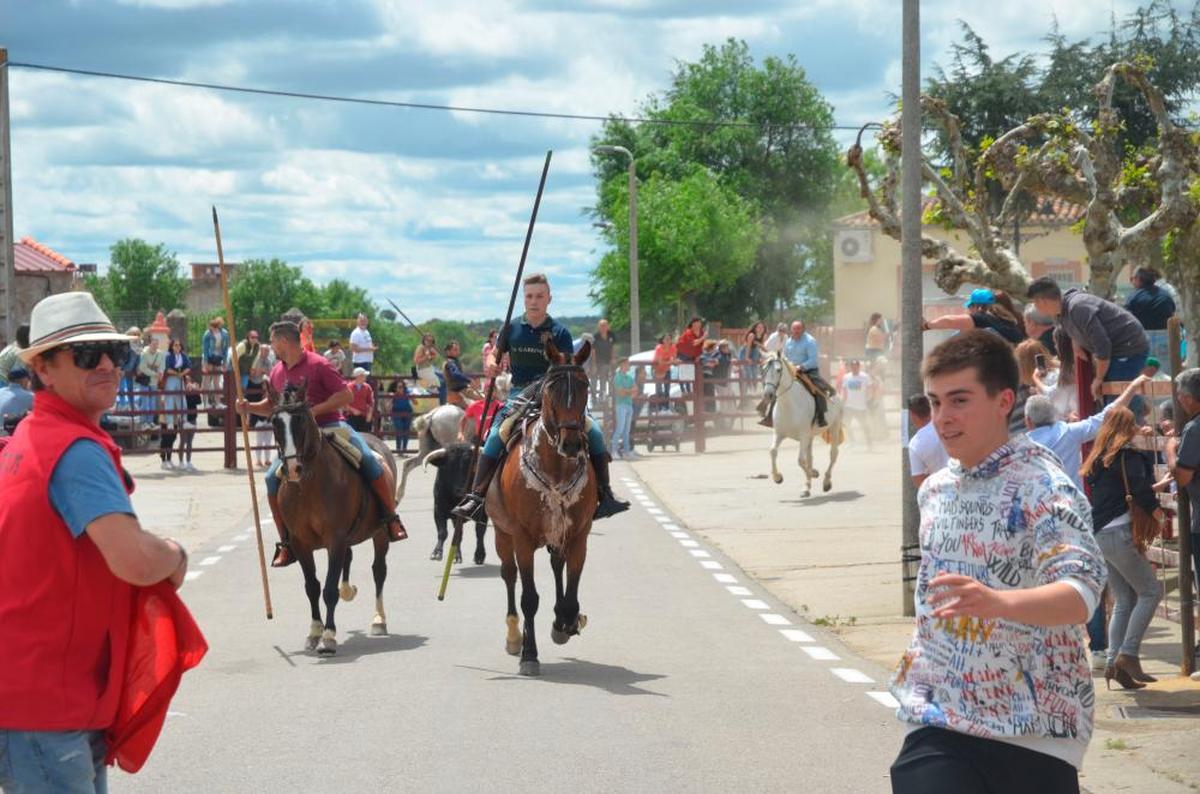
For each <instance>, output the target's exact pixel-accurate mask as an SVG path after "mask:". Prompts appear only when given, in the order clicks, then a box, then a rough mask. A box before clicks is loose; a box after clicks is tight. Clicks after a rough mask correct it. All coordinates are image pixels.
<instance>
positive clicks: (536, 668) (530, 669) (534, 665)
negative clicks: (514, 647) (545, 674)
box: [518, 659, 542, 676]
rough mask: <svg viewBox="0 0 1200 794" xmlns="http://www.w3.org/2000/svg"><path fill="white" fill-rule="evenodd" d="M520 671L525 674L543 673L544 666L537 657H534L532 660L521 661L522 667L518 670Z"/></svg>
mask: <svg viewBox="0 0 1200 794" xmlns="http://www.w3.org/2000/svg"><path fill="white" fill-rule="evenodd" d="M518 672H519V673H520V674H521V675H524V676H535V675H541V674H542V666H541V665H540V664H539V663H538V661H537V660H536V659H533V660H532V661H528V662H521V667H520V669H519V670H518Z"/></svg>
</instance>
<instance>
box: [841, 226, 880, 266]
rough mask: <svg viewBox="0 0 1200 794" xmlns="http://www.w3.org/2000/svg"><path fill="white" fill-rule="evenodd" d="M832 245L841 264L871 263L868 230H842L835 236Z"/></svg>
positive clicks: (869, 234) (869, 232)
mask: <svg viewBox="0 0 1200 794" xmlns="http://www.w3.org/2000/svg"><path fill="white" fill-rule="evenodd" d="M833 245H834V248H835V250H836V251H837V252H838V254H839V255H840V256H841V257H842V261H843V262H870V261H871V230H870V229H842V230H840V231H838V233H837V235H836V236H835V239H834V241H833Z"/></svg>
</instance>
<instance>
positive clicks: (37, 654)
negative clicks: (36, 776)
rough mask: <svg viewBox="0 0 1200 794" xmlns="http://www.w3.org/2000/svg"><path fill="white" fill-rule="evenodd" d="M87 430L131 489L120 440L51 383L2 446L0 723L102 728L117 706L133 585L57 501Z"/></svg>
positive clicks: (53, 728)
mask: <svg viewBox="0 0 1200 794" xmlns="http://www.w3.org/2000/svg"><path fill="white" fill-rule="evenodd" d="M83 438H86V439H91V440H92V441H95V442H96V443H98V444H100V445H101V446H102V447H104V448H105V449H106V450H107V451H108V453H109V454H110V455H111V456H112V461H113V466H114V467H115V468H116V470H117V472H118V475H119V476H121V478H122V479H123V480H124V482H125V483H126V488H127V490H128V491H129V492H131V493H132V491H133V482H132V480H131V479H130V478H129V477H128V476H127V475H125V471H124V469H122V468H121V453H120V450H119V448H118V447H117V445H116V444H114V443H113V442H112V440H111V439H110V438H109V437H108V435H107V434H106V433H104V431H102V430H101V429H100V428H99V427H97V426H96V424H95V423H94V422H92V421H91V420H89V419H88V418H87V417H86V416H84V415H83V414H81V413H79V412H78V411H77V410H75V409H74V408H72V407H71V406H70V405H68V404H67V403H66V402H64V401H63V400H62V399H60V398H59V397H57V396H55V395H53V394H51V393H49V392H45V391H40V392H37V393H36V394H35V395H34V401H33V411H32V413H30V414H29V416H28V417H26V418H25V421H23V422H21V424H20V425H18V426H17V430H16V432H15V433H14V434H13V437H12V440H11V442H10V443H9V444H8V446H6V447H5V448H4V450H3V451H2V452H0V648H4V649H6V650H5V651H4V653H3V661H2V662H0V728H10V729H17V730H41V731H61V730H99V729H103V728H106V727H108V726H109V724H111V723H112V721H113V718H114V717H115V715H116V709H117V701H118V698H119V697H120V694H121V681H122V678H123V676H124V673H125V658H126V653H127V647H126V646H127V645H128V636H129V622H130V611H131V603H132V601H131V598H132V592H133V587H132V586H131V585H129V584H127V583H125V582H123V581H121V580H120V579H118V578H117V577H116V576H114V575H113V573H112V572H111V571H110V570H109V568H108V565H107V563H105V561H104V558H103V556H101V554H100V550H99V549H98V548H96V545H95V544H94V543H92V540H91V538H89V537H88V536H87V534H86V533H85V534H84V535H81V536H80V537H79V538H78V539H75V538H72V537H71V531H70V530H69V529H68V528H67V525H66V524H65V523H64V522H63V520H62V519H61V518H59V516H58V513H57V512H55V510H54V508H53V507H52V506H51V505H50V475H51V474H52V473H53V472H54V467H55V466H56V465H57V464H58V461H59V458H61V457H62V455H63V453H64V452H66V450H67V447H69V446H71V444H72V443H74V442H75V441H77V440H79V439H83ZM35 439H36V441H35Z"/></svg>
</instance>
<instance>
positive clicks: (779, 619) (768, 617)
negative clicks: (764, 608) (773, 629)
mask: <svg viewBox="0 0 1200 794" xmlns="http://www.w3.org/2000/svg"><path fill="white" fill-rule="evenodd" d="M758 616H759V617H760V618H762V619H763V620H764V621H766V623H767V625H769V626H790V625H792V621H790V620H788V619H787V618H785V617H784V616H783V615H776V614H775V613H774V612H759V613H758Z"/></svg>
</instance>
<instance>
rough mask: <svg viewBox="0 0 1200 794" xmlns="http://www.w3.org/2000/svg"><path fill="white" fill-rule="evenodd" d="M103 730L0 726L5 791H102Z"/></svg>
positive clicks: (72, 793) (0, 781) (92, 793)
mask: <svg viewBox="0 0 1200 794" xmlns="http://www.w3.org/2000/svg"><path fill="white" fill-rule="evenodd" d="M107 751H108V747H107V745H106V744H105V741H104V731H15V730H0V789H3V790H4V791H5V794H43V792H54V794H84V792H86V794H106V792H107V791H108V769H107V768H106V767H105V766H104V756H105V753H106V752H107Z"/></svg>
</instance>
